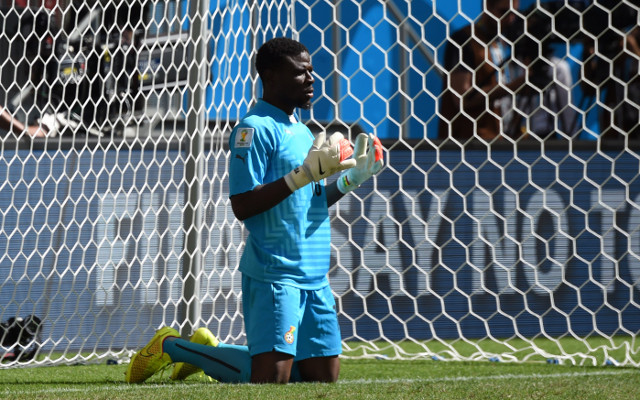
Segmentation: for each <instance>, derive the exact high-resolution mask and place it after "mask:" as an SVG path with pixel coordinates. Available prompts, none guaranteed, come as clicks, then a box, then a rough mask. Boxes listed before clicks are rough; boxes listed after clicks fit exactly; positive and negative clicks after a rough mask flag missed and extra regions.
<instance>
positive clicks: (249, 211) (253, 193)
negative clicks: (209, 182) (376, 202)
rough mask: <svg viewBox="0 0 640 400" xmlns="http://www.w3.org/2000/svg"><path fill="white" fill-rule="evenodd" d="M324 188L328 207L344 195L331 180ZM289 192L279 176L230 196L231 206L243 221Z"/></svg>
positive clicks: (289, 193)
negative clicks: (275, 179) (271, 180)
mask: <svg viewBox="0 0 640 400" xmlns="http://www.w3.org/2000/svg"><path fill="white" fill-rule="evenodd" d="M325 189H326V191H327V205H328V206H329V207H331V206H332V205H334V204H335V203H336V202H337V201H338V200H340V199H341V198H342V196H344V194H343V193H342V192H340V191H339V190H338V185H337V184H336V182H332V183H331V184H329V185H328V186H327V187H326V188H325ZM291 193H292V192H291V189H289V186H287V183H286V182H285V180H284V178H280V179H278V180H277V181H273V182H270V183H267V184H264V185H259V186H256V187H255V188H254V189H253V190H250V191H248V192H244V193H240V194H236V195H234V196H231V197H230V200H231V208H232V210H233V213H234V214H235V216H236V218H238V219H239V220H240V221H243V220H245V219H247V218H250V217H253V216H254V215H258V214H261V213H263V212H265V211H267V210H269V209H271V208H273V207H275V206H276V205H278V204H280V203H281V202H282V201H283V200H284V199H286V198H287V197H289V196H290V195H291Z"/></svg>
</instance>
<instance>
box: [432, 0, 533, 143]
mask: <svg viewBox="0 0 640 400" xmlns="http://www.w3.org/2000/svg"><path fill="white" fill-rule="evenodd" d="M518 6H519V1H518V0H495V1H489V0H484V2H483V10H484V12H483V13H482V14H481V15H480V16H479V17H478V19H477V22H476V23H475V24H473V25H468V26H466V27H464V28H462V29H460V30H458V31H456V32H455V33H453V35H451V37H450V39H449V41H448V42H447V47H446V49H445V55H444V68H445V70H446V71H447V72H448V74H447V76H448V78H447V79H445V80H444V81H443V90H442V101H441V104H440V116H441V118H440V127H439V132H438V136H439V138H441V139H446V138H449V137H451V138H454V139H456V140H459V141H462V142H466V141H468V140H470V139H474V138H475V139H477V138H482V139H483V140H485V141H488V142H491V141H493V140H498V139H504V138H505V137H506V136H510V133H509V132H506V131H505V130H504V128H505V126H508V125H509V122H508V121H509V118H510V117H511V114H512V113H511V112H510V110H511V109H512V108H513V105H512V104H513V93H514V92H515V91H517V90H518V89H519V88H520V87H521V86H522V84H523V83H524V75H523V74H521V73H520V71H518V70H516V69H515V68H513V63H512V62H511V60H510V48H509V44H508V43H507V42H506V41H505V40H504V38H506V37H507V36H508V35H507V33H508V32H510V31H512V25H514V24H516V23H517V22H518V21H517V15H516V14H515V13H514V10H517V9H518ZM518 137H519V135H517V136H515V137H513V138H514V139H518Z"/></svg>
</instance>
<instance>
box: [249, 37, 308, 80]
mask: <svg viewBox="0 0 640 400" xmlns="http://www.w3.org/2000/svg"><path fill="white" fill-rule="evenodd" d="M308 52H309V50H307V48H306V47H305V45H303V44H302V43H300V42H298V41H297V40H293V39H289V38H287V37H277V38H274V39H271V40H269V41H267V42H266V43H264V44H263V45H262V46H260V48H259V49H258V54H257V55H256V70H257V71H258V75H260V76H262V74H263V73H264V72H265V71H267V70H270V69H273V68H277V67H278V66H279V65H280V64H281V63H282V61H283V60H284V58H285V57H293V56H297V55H299V54H302V53H308Z"/></svg>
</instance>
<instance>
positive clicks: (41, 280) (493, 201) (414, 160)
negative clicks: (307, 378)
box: [0, 148, 640, 348]
mask: <svg viewBox="0 0 640 400" xmlns="http://www.w3.org/2000/svg"><path fill="white" fill-rule="evenodd" d="M216 154H219V155H220V158H219V159H216V158H215V155H216ZM206 157H207V159H206V165H207V174H206V176H205V180H204V182H203V189H204V190H203V192H204V198H203V207H204V210H205V212H204V218H205V221H204V222H205V223H204V228H205V230H204V231H203V240H202V245H203V257H204V260H205V262H204V275H203V276H202V277H201V279H200V299H201V300H202V303H203V315H202V318H203V321H206V322H207V323H208V324H209V325H210V328H212V329H214V330H217V331H218V332H220V333H221V334H222V336H223V337H226V335H227V334H228V335H231V337H233V338H236V339H237V340H238V341H242V340H243V339H242V334H241V332H242V320H241V317H240V314H239V310H240V304H239V292H240V284H239V274H238V273H237V271H236V268H235V267H236V265H237V262H238V259H239V257H240V254H241V252H242V240H243V235H244V234H245V232H244V230H243V228H242V224H241V223H240V222H238V221H237V220H235V218H234V217H233V213H232V211H231V208H230V205H229V203H228V199H227V193H228V190H227V182H226V179H227V175H226V174H225V173H224V171H225V165H226V154H225V153H224V152H222V153H216V152H207V153H206ZM184 160H185V154H184V153H183V152H182V151H180V150H171V149H169V150H166V151H156V152H152V151H143V150H125V149H120V150H117V151H116V150H103V149H93V150H91V151H88V150H86V151H79V152H78V151H56V152H49V153H48V152H47V151H39V150H36V151H17V152H15V151H9V150H5V151H4V153H3V157H2V158H1V159H0V174H1V175H2V176H4V177H5V182H4V184H3V185H1V186H0V209H1V210H2V213H0V247H1V248H3V249H5V250H4V252H3V254H2V255H0V302H1V303H2V304H3V308H2V312H1V314H0V318H1V319H3V320H5V319H7V318H9V317H11V316H15V315H21V316H24V315H27V314H31V313H35V314H37V315H40V316H42V317H44V319H45V333H44V335H45V337H55V338H56V339H59V340H60V341H56V342H55V345H54V344H53V343H54V342H49V343H48V344H47V346H53V347H55V346H62V347H65V348H67V347H68V348H81V347H82V346H91V347H96V348H100V347H110V348H113V347H114V346H117V345H122V346H129V347H136V346H138V345H139V343H138V342H135V343H132V342H131V340H138V339H139V338H135V339H132V338H127V336H126V335H121V332H122V326H123V324H124V326H127V327H129V328H127V329H131V330H132V331H134V330H135V331H144V334H145V335H146V334H152V332H153V329H155V328H157V327H158V326H160V325H163V324H167V323H171V322H172V321H173V319H174V318H176V315H178V314H179V313H178V312H177V307H178V304H180V301H181V296H182V279H181V276H182V273H183V271H182V257H183V246H184V239H185V235H184V230H183V215H182V213H183V205H184V193H185V184H184V183H183V182H182V176H183V175H184V171H183V165H184ZM638 165H639V159H638V157H637V155H636V154H635V152H633V151H630V150H627V151H622V152H620V151H601V152H599V153H598V152H594V151H592V150H584V151H581V150H573V151H571V152H568V151H567V150H548V149H547V150H545V151H543V152H541V150H540V149H529V150H527V149H523V150H520V149H518V150H517V151H515V152H514V151H513V150H512V149H511V150H496V149H491V150H487V149H485V150H465V151H459V150H447V149H444V148H442V149H424V150H422V149H418V150H415V151H414V152H412V151H410V150H403V149H398V150H391V151H390V152H389V153H388V165H387V166H386V168H385V169H384V170H383V171H382V172H381V173H380V175H378V176H377V177H376V178H375V182H374V181H371V182H367V183H366V184H365V185H363V186H362V187H361V188H360V189H358V190H357V191H356V192H354V193H353V194H352V195H350V196H348V197H345V198H344V199H342V200H341V201H340V202H339V203H338V204H337V205H336V206H334V207H333V208H332V210H331V218H332V226H333V233H332V234H333V237H332V244H333V253H332V265H333V267H332V269H331V272H330V278H331V283H332V288H333V290H334V292H335V294H336V296H337V297H338V299H339V301H338V306H339V311H340V314H341V325H342V330H343V337H344V338H345V340H349V339H353V338H355V336H356V335H357V337H359V338H364V339H376V338H380V337H382V335H384V336H385V337H387V338H391V339H402V338H404V337H406V335H409V336H411V337H412V338H414V339H429V338H431V337H433V335H437V336H438V337H440V338H458V337H461V336H464V337H469V338H473V337H484V336H487V335H493V336H494V337H512V336H514V335H515V334H517V335H521V336H526V337H535V336H537V335H539V334H540V333H544V334H546V335H550V336H561V335H565V334H567V333H571V334H575V335H580V336H586V335H594V334H597V333H599V332H602V333H604V334H606V335H613V334H624V333H629V332H637V331H638V330H639V329H640V306H639V304H640V291H639V290H638V282H640V262H639V261H640V185H638V184H637V179H638V169H639V168H638ZM374 184H375V186H374ZM374 187H375V190H373V189H374ZM405 328H406V329H405ZM79 338H82V340H79Z"/></svg>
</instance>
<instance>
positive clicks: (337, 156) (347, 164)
mask: <svg viewBox="0 0 640 400" xmlns="http://www.w3.org/2000/svg"><path fill="white" fill-rule="evenodd" d="M352 154H353V149H352V148H351V144H350V143H349V141H348V140H347V139H345V138H344V136H343V135H342V133H340V132H336V133H334V134H333V135H331V137H330V138H329V140H328V141H327V140H326V134H325V133H324V132H320V133H319V134H318V136H317V137H316V139H315V140H314V141H313V146H311V149H310V150H309V153H308V154H307V157H306V158H305V159H304V162H303V163H302V165H301V166H300V167H298V168H296V169H294V170H293V171H291V172H289V173H288V174H287V175H285V177H284V179H285V182H287V186H289V189H291V191H292V192H294V191H296V190H298V189H300V188H301V187H303V186H305V185H307V184H309V183H311V182H312V181H313V182H318V181H320V180H322V179H325V178H327V177H329V176H331V175H333V174H335V173H337V172H340V171H344V170H346V169H349V168H353V167H355V166H356V160H354V159H350V158H349V157H350V156H351V155H352Z"/></svg>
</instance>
